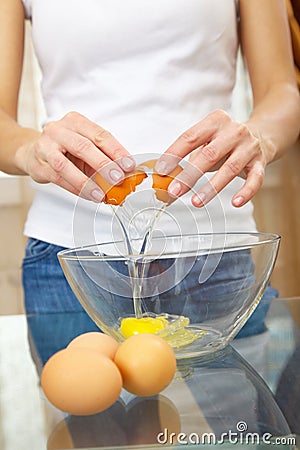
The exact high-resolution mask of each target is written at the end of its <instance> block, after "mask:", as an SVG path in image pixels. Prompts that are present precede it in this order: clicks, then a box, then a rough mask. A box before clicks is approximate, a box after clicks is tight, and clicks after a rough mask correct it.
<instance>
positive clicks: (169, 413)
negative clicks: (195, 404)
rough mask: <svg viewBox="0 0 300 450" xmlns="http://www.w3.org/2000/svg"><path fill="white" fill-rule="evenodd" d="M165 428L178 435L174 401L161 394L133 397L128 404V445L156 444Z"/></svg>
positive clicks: (177, 417)
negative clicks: (148, 396)
mask: <svg viewBox="0 0 300 450" xmlns="http://www.w3.org/2000/svg"><path fill="white" fill-rule="evenodd" d="M165 429H167V430H168V432H169V433H174V435H176V436H177V435H178V434H179V433H180V431H181V422H180V415H179V413H178V411H177V408H176V406H175V405H174V403H173V402H172V401H171V400H170V399H169V398H167V397H165V396H163V395H158V396H156V397H150V398H140V397H136V398H134V399H133V400H132V401H131V402H130V403H129V405H128V413H127V433H128V444H129V445H143V444H157V437H158V435H159V433H162V432H163V430H165Z"/></svg>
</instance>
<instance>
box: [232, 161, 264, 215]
mask: <svg viewBox="0 0 300 450" xmlns="http://www.w3.org/2000/svg"><path fill="white" fill-rule="evenodd" d="M264 177H265V167H264V166H263V164H261V162H260V161H256V162H255V163H254V164H253V167H252V168H251V169H250V170H249V173H248V176H247V179H246V182H245V184H244V186H243V187H242V189H240V190H239V192H237V193H236V194H235V195H234V197H233V198H232V204H233V206H236V207H240V206H243V205H245V204H246V203H247V202H248V201H249V200H251V199H252V198H253V197H254V195H255V194H256V192H257V191H258V190H259V189H260V187H261V185H262V184H263V181H264Z"/></svg>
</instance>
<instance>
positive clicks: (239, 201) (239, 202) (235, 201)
mask: <svg viewBox="0 0 300 450" xmlns="http://www.w3.org/2000/svg"><path fill="white" fill-rule="evenodd" d="M244 201H245V199H244V197H242V196H241V195H239V196H238V197H236V198H234V199H233V204H234V205H235V206H241V205H242V204H243V203H244Z"/></svg>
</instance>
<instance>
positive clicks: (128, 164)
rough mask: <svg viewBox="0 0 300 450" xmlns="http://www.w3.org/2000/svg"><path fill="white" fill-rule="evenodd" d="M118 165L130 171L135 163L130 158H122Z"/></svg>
mask: <svg viewBox="0 0 300 450" xmlns="http://www.w3.org/2000/svg"><path fill="white" fill-rule="evenodd" d="M120 164H121V165H122V167H123V168H124V169H131V168H133V167H134V166H135V162H134V160H133V159H132V158H130V156H124V158H122V159H121V161H120Z"/></svg>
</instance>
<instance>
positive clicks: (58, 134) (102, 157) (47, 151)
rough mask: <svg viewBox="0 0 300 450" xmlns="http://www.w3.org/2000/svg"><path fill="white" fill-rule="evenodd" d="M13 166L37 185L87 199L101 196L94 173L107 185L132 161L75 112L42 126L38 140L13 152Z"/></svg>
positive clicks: (130, 166)
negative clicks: (54, 185) (65, 191)
mask: <svg viewBox="0 0 300 450" xmlns="http://www.w3.org/2000/svg"><path fill="white" fill-rule="evenodd" d="M16 164H17V166H18V167H19V168H20V169H21V170H22V171H23V172H24V173H27V174H28V175H29V176H30V177H31V178H32V179H33V180H35V181H36V182H38V183H49V182H52V183H54V184H57V185H58V186H60V187H62V188H64V189H66V190H67V191H69V192H71V193H73V194H76V195H80V196H81V197H84V198H86V199H88V200H92V201H94V202H100V201H101V200H102V199H103V197H104V193H103V191H102V190H101V189H100V188H99V186H98V185H97V184H96V183H95V182H94V181H93V180H92V179H91V177H92V175H94V173H95V172H100V173H101V175H102V176H103V177H104V178H105V179H106V180H107V181H108V182H109V183H111V184H118V183H120V182H121V181H122V180H123V179H124V172H130V171H131V170H133V169H134V168H135V161H134V159H133V158H132V157H131V156H130V154H129V153H128V151H127V150H125V148H124V147H123V146H122V145H121V144H120V143H119V142H118V141H117V140H116V139H115V138H114V137H113V136H112V134H111V133H110V132H109V131H107V130H105V129H103V128H101V127H100V126H99V125H97V124H96V123H94V122H92V121H90V120H89V119H87V118H86V117H84V116H83V115H81V114H79V113H77V112H69V113H67V114H66V115H65V116H64V117H63V118H62V119H60V120H58V121H55V122H49V123H48V124H47V125H45V127H44V129H43V131H42V133H41V134H40V135H39V137H38V138H37V139H36V140H35V141H32V142H30V143H27V144H25V145H22V146H21V147H20V148H19V149H18V150H17V152H16Z"/></svg>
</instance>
